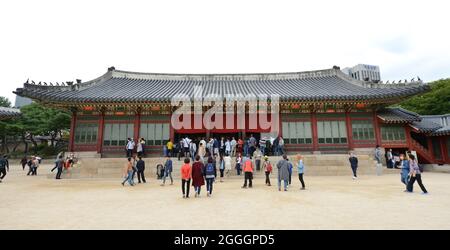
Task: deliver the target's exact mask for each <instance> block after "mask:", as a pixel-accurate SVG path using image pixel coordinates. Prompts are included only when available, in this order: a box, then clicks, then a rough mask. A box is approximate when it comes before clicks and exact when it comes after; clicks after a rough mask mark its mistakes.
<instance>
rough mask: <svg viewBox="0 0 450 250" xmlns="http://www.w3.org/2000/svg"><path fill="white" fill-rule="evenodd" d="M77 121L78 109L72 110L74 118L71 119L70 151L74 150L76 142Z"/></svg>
mask: <svg viewBox="0 0 450 250" xmlns="http://www.w3.org/2000/svg"><path fill="white" fill-rule="evenodd" d="M76 122H77V111H72V119H71V121H70V139H69V151H70V152H73V151H74V149H75V148H74V143H75V128H76Z"/></svg>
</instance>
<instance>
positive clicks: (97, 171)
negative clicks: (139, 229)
mask: <svg viewBox="0 0 450 250" xmlns="http://www.w3.org/2000/svg"><path fill="white" fill-rule="evenodd" d="M269 159H270V161H271V162H272V164H273V167H274V170H273V173H272V176H276V175H277V168H276V162H278V160H280V159H281V157H276V156H272V157H270V158H269ZM289 159H290V160H291V161H293V162H294V163H295V156H294V155H292V156H289ZM144 160H145V165H146V170H145V174H146V177H150V178H155V177H156V165H157V164H159V163H161V164H164V162H165V160H166V158H164V157H153V158H145V159H144ZM233 160H234V159H233ZM358 160H359V167H358V174H359V175H375V174H376V163H375V161H374V160H373V158H372V156H370V155H369V154H358ZM172 161H173V169H174V170H173V173H172V176H173V177H174V178H176V179H178V178H180V169H181V166H182V164H183V160H180V161H178V159H177V158H172ZM126 162H127V159H126V158H80V159H79V160H78V163H77V164H76V165H75V167H74V168H72V169H70V171H68V172H67V173H64V174H63V178H121V177H122V175H123V169H124V166H125V164H126ZM304 162H305V168H306V171H305V175H309V176H346V175H348V176H350V175H351V169H350V164H349V162H348V155H346V154H335V155H332V154H326V155H321V154H317V155H316V154H313V155H304ZM383 172H384V173H397V172H398V171H392V170H387V169H385V168H384V169H383ZM254 175H255V177H260V178H263V177H264V172H263V171H255V173H254ZM293 175H294V176H296V175H297V168H296V166H295V164H294V173H293ZM230 178H243V176H242V175H241V176H237V175H236V171H235V169H234V165H233V166H232V171H231V176H230ZM294 178H296V177H294Z"/></svg>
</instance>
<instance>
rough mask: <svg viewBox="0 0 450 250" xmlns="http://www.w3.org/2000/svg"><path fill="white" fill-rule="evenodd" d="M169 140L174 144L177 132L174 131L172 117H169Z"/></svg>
mask: <svg viewBox="0 0 450 250" xmlns="http://www.w3.org/2000/svg"><path fill="white" fill-rule="evenodd" d="M169 137H170V138H169V139H170V140H171V141H172V143H174V142H175V130H174V129H173V126H172V120H171V115H169Z"/></svg>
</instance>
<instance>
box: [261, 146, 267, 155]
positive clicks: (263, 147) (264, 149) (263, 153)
mask: <svg viewBox="0 0 450 250" xmlns="http://www.w3.org/2000/svg"><path fill="white" fill-rule="evenodd" d="M260 148H261V153H262V155H266V147H265V146H260Z"/></svg>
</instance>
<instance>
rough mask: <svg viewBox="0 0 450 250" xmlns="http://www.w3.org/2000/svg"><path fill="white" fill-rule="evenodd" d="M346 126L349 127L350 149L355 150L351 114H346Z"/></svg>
mask: <svg viewBox="0 0 450 250" xmlns="http://www.w3.org/2000/svg"><path fill="white" fill-rule="evenodd" d="M345 126H346V127H347V140H348V148H349V149H350V150H352V149H354V148H355V145H354V144H353V130H352V119H351V118H350V113H349V112H345Z"/></svg>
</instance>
